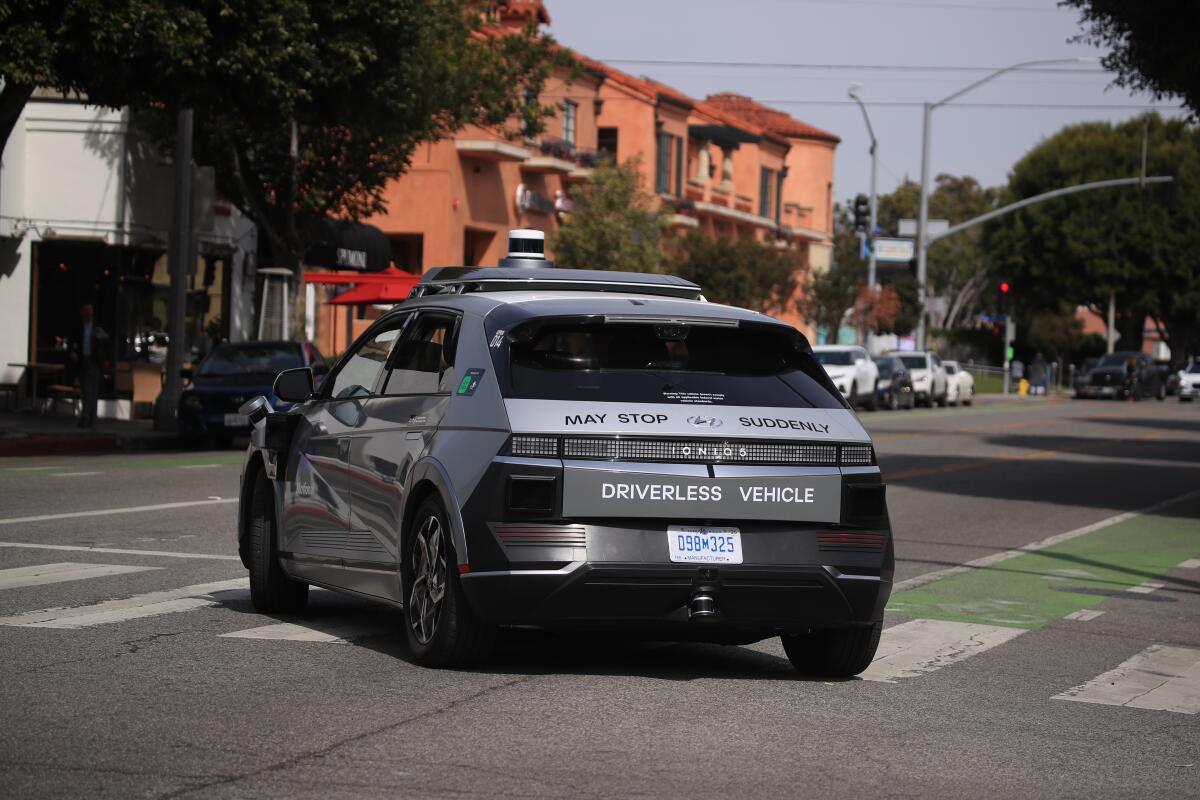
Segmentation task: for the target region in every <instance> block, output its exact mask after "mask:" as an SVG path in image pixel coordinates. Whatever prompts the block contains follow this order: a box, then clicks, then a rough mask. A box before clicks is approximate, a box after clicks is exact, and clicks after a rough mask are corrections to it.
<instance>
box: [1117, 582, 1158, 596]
mask: <svg viewBox="0 0 1200 800" xmlns="http://www.w3.org/2000/svg"><path fill="white" fill-rule="evenodd" d="M1165 585H1166V584H1162V583H1158V582H1156V581H1146V582H1145V583H1143V584H1141V585H1140V586H1130V587H1129V588H1128V589H1126V590H1125V591H1126V592H1128V593H1129V594H1150V593H1151V592H1156V591H1158V590H1159V589H1161V588H1163V586H1165Z"/></svg>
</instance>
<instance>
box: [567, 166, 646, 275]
mask: <svg viewBox="0 0 1200 800" xmlns="http://www.w3.org/2000/svg"><path fill="white" fill-rule="evenodd" d="M641 180H642V179H641V172H640V167H639V162H638V160H637V159H631V160H630V161H627V162H626V163H624V164H617V163H616V162H615V161H612V160H607V159H606V160H605V161H603V162H601V163H600V164H599V165H598V166H597V167H596V169H595V171H594V172H593V173H592V181H591V183H590V184H586V185H583V186H577V187H574V188H573V189H572V190H571V199H572V201H573V202H574V204H575V210H574V212H572V214H571V217H570V219H569V220H568V221H567V222H566V224H564V225H563V226H562V227H561V228H559V230H558V232H557V233H556V234H555V235H554V236H552V237H551V240H550V242H549V246H550V249H551V251H552V252H553V253H554V259H555V262H556V263H557V264H558V265H560V266H563V267H574V268H577V269H617V270H627V271H630V272H657V271H658V269H659V265H660V263H661V261H662V250H661V241H662V226H661V224H660V223H659V221H658V216H657V215H656V214H655V213H654V212H653V211H651V207H652V203H653V198H652V197H651V196H650V195H649V194H647V193H646V192H644V191H643V190H642V188H641Z"/></svg>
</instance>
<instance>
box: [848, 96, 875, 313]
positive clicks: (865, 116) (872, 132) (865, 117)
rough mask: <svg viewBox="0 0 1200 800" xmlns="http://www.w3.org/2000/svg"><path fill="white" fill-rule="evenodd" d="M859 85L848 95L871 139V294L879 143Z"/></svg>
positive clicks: (873, 267)
mask: <svg viewBox="0 0 1200 800" xmlns="http://www.w3.org/2000/svg"><path fill="white" fill-rule="evenodd" d="M861 88H862V85H861V84H857V83H852V84H850V90H849V92H848V94H849V95H850V99H852V100H853V101H854V102H856V103H858V107H859V108H860V109H861V110H862V115H863V121H864V122H866V123H867V135H868V136H870V137H871V151H870V152H871V227H870V229H869V230H868V231H867V241H868V242H869V243H870V250H869V255H868V261H867V288H868V289H870V290H871V291H872V292H874V291H875V227H876V225H877V223H878V219H879V208H878V206H877V205H876V199H875V198H876V192H875V188H876V183H877V181H876V178H877V176H878V166H879V159H878V156H877V155H876V152H875V151H876V148H877V147H878V145H879V143H878V142H877V141H876V140H875V129H874V128H872V127H871V117H870V116H869V115H868V114H867V107H866V105H864V104H863V101H862V98H860V97H859V96H858V91H859V89H861Z"/></svg>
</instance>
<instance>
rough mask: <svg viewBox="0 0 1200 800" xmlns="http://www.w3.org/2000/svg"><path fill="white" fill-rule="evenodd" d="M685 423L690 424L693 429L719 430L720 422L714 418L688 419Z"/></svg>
mask: <svg viewBox="0 0 1200 800" xmlns="http://www.w3.org/2000/svg"><path fill="white" fill-rule="evenodd" d="M687 421H688V422H690V423H691V424H692V427H693V428H719V427H721V420H719V419H717V418H716V417H698V416H697V417H688V418H687Z"/></svg>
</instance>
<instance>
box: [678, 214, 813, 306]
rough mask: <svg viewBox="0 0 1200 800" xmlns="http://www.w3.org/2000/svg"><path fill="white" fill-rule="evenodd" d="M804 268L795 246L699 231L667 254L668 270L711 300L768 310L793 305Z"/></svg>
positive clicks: (685, 238) (687, 237)
mask: <svg viewBox="0 0 1200 800" xmlns="http://www.w3.org/2000/svg"><path fill="white" fill-rule="evenodd" d="M805 270H806V265H805V264H804V262H803V261H802V260H801V259H800V257H799V256H798V255H797V253H796V251H794V250H788V249H778V248H776V247H774V246H773V244H772V243H770V242H765V243H764V242H758V241H755V240H754V239H734V238H725V237H717V238H713V237H711V236H708V235H706V234H703V233H691V234H689V235H688V236H686V237H684V239H683V240H682V241H681V242H680V243H679V247H678V251H677V252H676V253H675V254H674V256H673V258H672V259H671V272H672V273H674V274H676V275H678V276H679V277H681V278H686V279H687V280H689V281H693V282H695V283H697V284H699V285H700V286H703V287H704V296H705V297H706V298H708V299H709V300H712V301H714V302H717V303H725V304H726V305H731V306H738V307H740V308H751V309H755V310H762V311H767V312H772V311H773V312H784V311H789V310H791V305H792V297H793V295H794V294H795V292H796V287H797V286H798V285H799V282H800V280H801V278H802V277H803V275H804V272H805Z"/></svg>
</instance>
